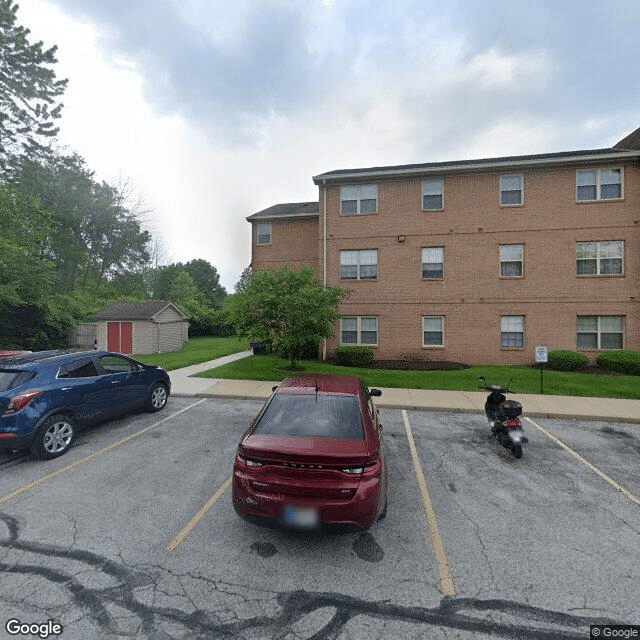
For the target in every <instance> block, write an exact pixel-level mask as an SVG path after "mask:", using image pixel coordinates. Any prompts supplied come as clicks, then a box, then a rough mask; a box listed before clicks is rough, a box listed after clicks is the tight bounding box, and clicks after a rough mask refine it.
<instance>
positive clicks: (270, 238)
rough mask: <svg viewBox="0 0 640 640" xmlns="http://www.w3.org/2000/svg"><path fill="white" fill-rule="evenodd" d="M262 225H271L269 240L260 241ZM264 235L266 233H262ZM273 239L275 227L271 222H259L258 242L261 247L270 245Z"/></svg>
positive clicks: (257, 225)
mask: <svg viewBox="0 0 640 640" xmlns="http://www.w3.org/2000/svg"><path fill="white" fill-rule="evenodd" d="M261 226H268V227H269V242H260V235H261V234H260V227H261ZM262 235H266V234H264V233H263V234H262ZM272 239H273V227H272V226H271V223H270V222H259V223H258V224H256V244H257V245H258V246H259V247H268V246H269V245H270V244H271V240H272Z"/></svg>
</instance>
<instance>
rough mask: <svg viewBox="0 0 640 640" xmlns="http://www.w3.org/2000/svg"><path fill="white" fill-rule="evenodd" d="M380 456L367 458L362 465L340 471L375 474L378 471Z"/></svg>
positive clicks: (365, 474)
mask: <svg viewBox="0 0 640 640" xmlns="http://www.w3.org/2000/svg"><path fill="white" fill-rule="evenodd" d="M380 464H381V462H380V458H378V457H377V456H376V457H375V458H367V460H366V462H365V463H364V465H363V466H359V467H347V468H345V469H341V471H342V473H362V474H363V475H364V476H375V475H378V473H379V472H380Z"/></svg>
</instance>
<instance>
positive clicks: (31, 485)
mask: <svg viewBox="0 0 640 640" xmlns="http://www.w3.org/2000/svg"><path fill="white" fill-rule="evenodd" d="M205 400H206V398H203V399H202V400H198V402H194V403H193V404H190V405H189V406H188V407H185V408H184V409H180V411H176V412H175V413H172V414H171V415H170V416H167V417H166V418H164V419H163V420H160V421H159V422H154V423H153V424H152V425H150V426H149V427H145V428H144V429H142V430H141V431H138V432H136V433H134V434H132V435H130V436H127V437H126V438H123V439H122V440H118V441H117V442H114V443H112V444H110V445H109V446H107V447H104V448H103V449H100V451H96V452H95V453H92V454H90V455H88V456H85V457H84V458H81V459H80V460H76V461H75V462H72V463H71V464H68V465H67V466H66V467H62V468H61V469H58V470H57V471H54V472H53V473H50V474H49V475H46V476H43V477H42V478H39V479H38V480H34V481H33V482H30V483H29V484H25V485H23V486H22V487H20V488H19V489H16V490H15V491H12V492H11V493H8V494H7V495H6V496H3V497H2V498H0V504H5V503H7V502H9V501H10V500H13V499H14V498H17V497H18V496H20V495H22V494H23V493H27V492H28V491H31V490H32V489H37V488H38V487H40V486H42V485H43V484H46V483H47V482H49V480H53V479H54V478H59V477H60V476H62V475H64V474H65V473H68V472H69V471H73V469H75V468H76V467H79V466H80V465H82V464H84V463H85V462H89V460H95V459H96V458H98V457H99V456H101V455H102V454H103V453H107V451H111V449H115V448H116V447H119V446H120V445H122V444H125V443H126V442H129V441H130V440H133V439H135V438H137V437H138V436H141V435H142V434H143V433H145V432H146V431H149V429H153V428H154V427H157V426H159V425H161V424H164V423H165V422H167V421H168V420H171V418H175V417H176V416H178V415H180V414H181V413H184V412H185V411H188V410H189V409H191V408H193V407H195V406H196V405H198V404H200V403H201V402H204V401H205Z"/></svg>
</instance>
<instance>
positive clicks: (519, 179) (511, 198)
mask: <svg viewBox="0 0 640 640" xmlns="http://www.w3.org/2000/svg"><path fill="white" fill-rule="evenodd" d="M523 182H524V177H523V176H522V174H513V175H509V176H500V204H501V205H503V206H510V205H511V206H513V205H518V204H522V202H523V198H522V184H523Z"/></svg>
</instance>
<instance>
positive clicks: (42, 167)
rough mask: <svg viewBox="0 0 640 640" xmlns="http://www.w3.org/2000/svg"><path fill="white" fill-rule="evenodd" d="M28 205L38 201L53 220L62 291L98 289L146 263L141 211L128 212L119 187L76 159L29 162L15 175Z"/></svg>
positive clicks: (54, 254)
mask: <svg viewBox="0 0 640 640" xmlns="http://www.w3.org/2000/svg"><path fill="white" fill-rule="evenodd" d="M12 183H13V184H14V185H15V186H16V187H17V188H20V189H21V190H22V192H23V194H24V197H25V199H26V200H28V199H29V198H33V197H35V198H37V199H38V200H39V201H40V202H41V203H42V206H43V207H44V209H45V210H46V211H48V212H49V214H50V215H51V217H52V220H53V230H52V238H51V254H52V260H53V261H54V263H55V271H56V278H57V284H56V288H57V290H58V291H59V292H69V291H72V290H74V289H75V288H76V287H77V286H79V285H80V286H87V287H97V286H98V285H99V283H100V281H101V280H103V279H104V280H111V279H113V278H115V277H118V276H122V275H123V274H125V273H127V272H140V273H142V268H143V267H144V266H145V265H146V264H148V261H149V254H148V253H147V249H146V247H147V244H148V242H149V241H150V238H151V236H150V234H149V232H148V231H144V230H143V229H142V226H141V220H140V219H139V215H140V214H139V213H138V211H137V206H134V210H133V211H132V210H130V209H129V208H128V206H127V194H126V193H122V192H121V190H120V188H119V187H116V186H112V185H109V184H107V183H106V182H102V183H100V182H98V181H96V180H95V177H94V173H93V171H91V170H90V169H88V168H87V166H86V164H85V161H84V159H83V158H82V157H80V156H79V155H78V154H72V155H70V156H62V155H54V154H50V155H49V156H48V157H47V158H46V159H41V160H39V161H35V160H25V161H24V162H23V163H22V164H21V167H20V169H19V170H18V171H15V172H14V173H13V176H12Z"/></svg>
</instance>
